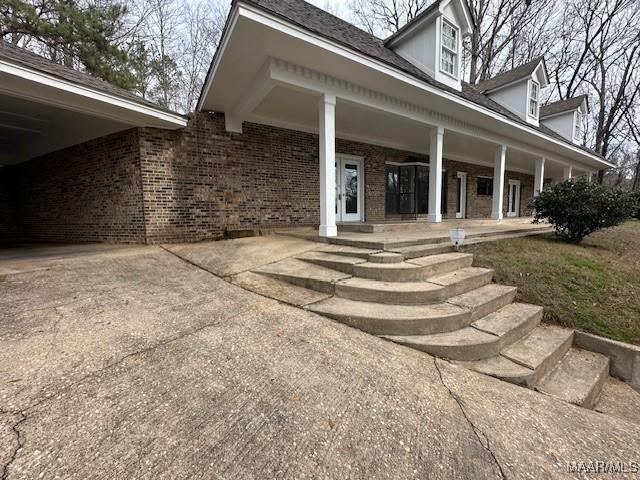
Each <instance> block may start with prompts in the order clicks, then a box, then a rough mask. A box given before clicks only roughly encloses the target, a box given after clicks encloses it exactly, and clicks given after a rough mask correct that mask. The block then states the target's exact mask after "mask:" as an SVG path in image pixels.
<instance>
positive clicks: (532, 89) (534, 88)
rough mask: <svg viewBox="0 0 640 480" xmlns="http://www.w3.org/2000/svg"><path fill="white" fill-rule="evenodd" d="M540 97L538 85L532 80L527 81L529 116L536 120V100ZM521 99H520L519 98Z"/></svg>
mask: <svg viewBox="0 0 640 480" xmlns="http://www.w3.org/2000/svg"><path fill="white" fill-rule="evenodd" d="M539 96H540V85H539V84H538V83H537V82H534V81H533V80H529V116H530V117H533V118H538V99H539ZM520 98H522V97H520Z"/></svg>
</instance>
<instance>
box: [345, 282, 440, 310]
mask: <svg viewBox="0 0 640 480" xmlns="http://www.w3.org/2000/svg"><path fill="white" fill-rule="evenodd" d="M335 292H336V295H338V296H339V297H342V298H348V299H350V300H358V301H361V302H377V303H385V304H389V305H420V304H422V305H424V304H429V303H438V302H443V301H444V300H445V299H446V296H447V290H446V288H445V287H443V286H442V285H436V284H434V283H429V282H424V281H418V282H380V281H378V280H371V279H369V278H360V277H351V278H347V279H345V280H341V281H339V282H338V283H337V284H336V287H335Z"/></svg>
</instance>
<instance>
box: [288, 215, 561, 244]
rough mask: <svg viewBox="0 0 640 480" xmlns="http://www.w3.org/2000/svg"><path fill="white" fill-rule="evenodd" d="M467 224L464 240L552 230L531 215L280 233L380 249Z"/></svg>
mask: <svg viewBox="0 0 640 480" xmlns="http://www.w3.org/2000/svg"><path fill="white" fill-rule="evenodd" d="M458 227H461V228H464V230H465V240H466V241H468V242H473V243H476V242H478V241H481V240H485V241H487V240H492V239H495V238H505V237H509V236H514V237H515V236H525V235H536V234H540V233H545V232H549V231H551V227H550V226H549V225H547V224H534V223H531V218H530V217H518V218H510V219H504V220H501V221H499V222H497V221H495V220H490V219H446V220H443V221H442V223H427V222H426V221H424V220H421V221H406V222H365V223H342V224H338V235H337V236H336V237H329V238H327V237H320V236H319V235H318V230H317V228H312V227H301V228H290V229H283V230H278V231H277V233H279V234H283V235H289V236H294V237H298V238H303V239H305V240H311V241H316V242H325V243H331V244H335V245H345V246H351V247H360V248H373V249H379V250H394V249H398V248H405V247H412V246H417V245H431V244H434V245H436V244H446V243H448V242H449V241H450V240H449V230H450V229H452V228H458Z"/></svg>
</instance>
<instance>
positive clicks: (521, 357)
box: [500, 325, 573, 386]
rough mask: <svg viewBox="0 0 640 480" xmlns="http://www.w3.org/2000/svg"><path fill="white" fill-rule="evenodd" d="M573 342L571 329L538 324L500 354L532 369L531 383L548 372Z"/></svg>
mask: <svg viewBox="0 0 640 480" xmlns="http://www.w3.org/2000/svg"><path fill="white" fill-rule="evenodd" d="M572 344H573V330H566V329H564V328H560V327H554V326H551V325H540V326H539V327H537V328H536V329H535V330H533V331H532V332H531V333H530V334H529V335H527V336H526V337H524V338H523V339H521V340H519V341H517V342H515V343H514V344H512V345H510V346H509V347H507V348H505V349H504V350H502V351H501V352H500V354H501V355H502V356H503V357H505V358H508V359H509V360H511V361H512V362H515V363H518V364H520V365H522V366H524V367H527V368H530V369H531V370H533V371H534V372H535V373H534V379H533V385H534V386H535V385H537V384H538V382H539V381H540V379H541V378H543V377H544V376H545V375H546V374H547V373H549V372H550V371H551V370H552V369H553V368H554V367H555V366H556V364H557V363H558V362H559V361H560V360H561V359H562V357H564V356H565V354H566V353H567V351H568V350H569V348H571V345H572Z"/></svg>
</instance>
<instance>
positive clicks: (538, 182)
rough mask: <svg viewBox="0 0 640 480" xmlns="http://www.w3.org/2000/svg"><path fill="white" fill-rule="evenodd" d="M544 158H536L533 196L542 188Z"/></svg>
mask: <svg viewBox="0 0 640 480" xmlns="http://www.w3.org/2000/svg"><path fill="white" fill-rule="evenodd" d="M545 162H546V159H545V158H544V157H542V158H538V159H537V160H536V175H535V180H534V183H533V196H534V197H536V196H538V194H539V193H540V192H541V191H542V189H543V188H544V164H545Z"/></svg>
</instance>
